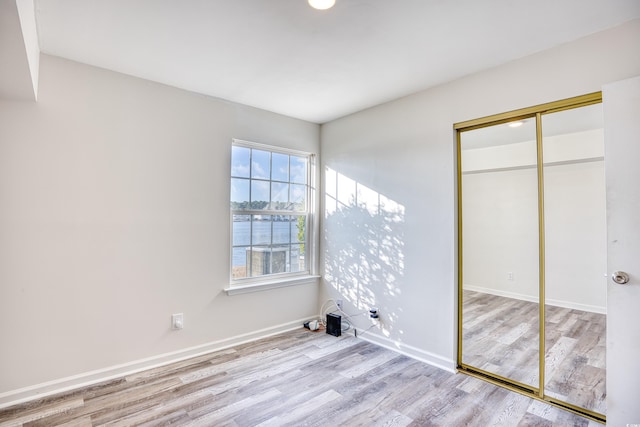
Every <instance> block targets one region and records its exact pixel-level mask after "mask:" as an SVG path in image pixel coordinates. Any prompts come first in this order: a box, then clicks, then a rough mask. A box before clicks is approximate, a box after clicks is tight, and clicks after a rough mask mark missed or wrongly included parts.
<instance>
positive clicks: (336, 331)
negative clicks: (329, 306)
mask: <svg viewBox="0 0 640 427" xmlns="http://www.w3.org/2000/svg"><path fill="white" fill-rule="evenodd" d="M327 333H328V334H329V335H333V336H334V337H339V336H340V335H342V317H341V316H338V315H337V314H333V313H329V314H327Z"/></svg>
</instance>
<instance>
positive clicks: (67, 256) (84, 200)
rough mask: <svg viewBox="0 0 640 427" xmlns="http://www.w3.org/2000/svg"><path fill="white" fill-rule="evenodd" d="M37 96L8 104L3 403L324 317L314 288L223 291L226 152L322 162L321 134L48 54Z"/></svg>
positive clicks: (3, 111) (2, 168)
mask: <svg viewBox="0 0 640 427" xmlns="http://www.w3.org/2000/svg"><path fill="white" fill-rule="evenodd" d="M39 88H40V90H39V97H38V98H39V100H38V102H37V103H32V102H9V101H2V100H0V206H1V208H0V337H1V340H2V351H0V403H2V398H4V399H5V400H10V399H11V398H13V397H16V396H19V393H18V394H15V393H13V392H15V391H16V390H18V389H21V388H24V387H30V386H34V385H42V383H45V382H48V381H54V384H53V386H54V387H55V386H60V385H64V384H67V383H68V381H67V382H65V381H62V382H59V383H55V382H56V381H58V380H60V379H63V378H67V377H69V376H75V375H80V377H78V378H75V379H72V380H73V381H75V382H79V381H83V380H86V379H90V378H93V377H95V375H94V376H87V377H85V376H82V375H81V374H83V373H87V372H92V371H94V370H100V369H107V371H105V372H106V373H112V372H115V371H113V370H109V368H113V367H114V366H116V365H120V364H127V363H131V362H135V361H140V360H141V359H145V358H151V359H150V360H147V361H143V362H141V363H137V364H134V365H130V366H125V367H123V369H129V368H131V367H139V366H143V365H149V364H153V363H157V362H158V361H161V360H165V359H167V358H171V357H178V356H180V355H181V354H182V353H180V351H182V350H185V349H190V348H191V347H195V346H203V345H204V346H205V347H206V348H216V346H218V347H219V346H223V345H228V344H229V343H233V342H236V341H238V340H243V339H248V338H252V337H256V336H260V335H264V334H267V333H270V332H275V331H279V330H283V329H286V328H290V327H299V326H300V327H301V322H302V320H304V319H309V318H311V317H315V316H316V315H317V301H318V286H317V284H309V285H302V286H298V287H288V288H281V289H275V290H270V291H264V292H258V293H251V294H244V295H237V296H231V297H230V296H227V295H226V293H225V292H223V289H224V288H225V287H227V286H228V284H229V265H230V260H229V258H230V255H229V249H228V248H229V202H228V200H229V178H228V177H229V173H230V153H231V151H230V150H231V139H232V138H240V139H245V140H250V141H256V142H262V143H266V144H274V145H282V146H285V147H288V148H294V149H300V150H305V151H310V152H318V151H319V126H318V125H316V124H311V123H307V122H303V121H300V120H295V119H290V118H287V117H283V116H280V115H277V114H273V113H269V112H265V111H261V110H258V109H254V108H249V107H245V106H240V105H237V104H232V103H228V102H224V101H220V100H216V99H212V98H209V97H205V96H200V95H197V94H193V93H189V92H185V91H182V90H178V89H174V88H170V87H167V86H163V85H159V84H155V83H151V82H148V81H144V80H140V79H136V78H132V77H128V76H125V75H122V74H117V73H113V72H110V71H106V70H102V69H97V68H93V67H90V66H86V65H81V64H77V63H73V62H69V61H65V60H62V59H59V58H54V57H49V56H45V55H43V56H42V58H41V69H40V85H39ZM177 312H181V313H184V316H185V328H184V329H183V330H181V331H177V332H176V331H171V330H170V316H171V314H172V313H177ZM207 344H209V345H208V346H207ZM205 347H202V349H204V348H205ZM171 352H178V353H176V354H174V355H169V356H167V357H165V358H159V359H158V358H155V357H157V356H158V355H163V354H165V353H171ZM187 353H188V352H187ZM116 370H117V369H116ZM98 374H99V373H98ZM102 374H103V375H104V374H105V373H102ZM98 376H99V375H98ZM67 379H68V378H67ZM73 381H71V382H73ZM12 393H13V394H12Z"/></svg>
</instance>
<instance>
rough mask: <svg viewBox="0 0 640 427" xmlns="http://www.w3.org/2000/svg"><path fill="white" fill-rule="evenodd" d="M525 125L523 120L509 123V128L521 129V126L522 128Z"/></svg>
mask: <svg viewBox="0 0 640 427" xmlns="http://www.w3.org/2000/svg"><path fill="white" fill-rule="evenodd" d="M523 124H524V122H523V121H522V120H518V121H517V122H511V123H509V127H510V128H519V127H520V126H522V125H523Z"/></svg>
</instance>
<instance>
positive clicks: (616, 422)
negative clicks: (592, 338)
mask: <svg viewBox="0 0 640 427" xmlns="http://www.w3.org/2000/svg"><path fill="white" fill-rule="evenodd" d="M602 96H603V106H604V122H605V128H604V137H605V144H604V145H605V176H606V181H607V251H608V253H607V269H608V274H609V276H610V278H609V282H608V285H607V286H608V289H607V424H608V425H610V426H616V427H618V426H628V425H638V426H640V76H639V77H635V78H632V79H628V80H623V81H620V82H616V83H611V84H609V85H606V86H604V87H603V90H602ZM614 271H623V272H626V273H628V275H629V278H630V280H629V282H628V283H627V284H624V285H621V284H617V283H615V282H614V281H613V280H612V279H611V274H612V273H613V272H614Z"/></svg>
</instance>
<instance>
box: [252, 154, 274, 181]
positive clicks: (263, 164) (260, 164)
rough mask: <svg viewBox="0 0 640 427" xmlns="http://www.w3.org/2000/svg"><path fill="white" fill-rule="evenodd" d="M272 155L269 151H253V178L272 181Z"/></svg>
mask: <svg viewBox="0 0 640 427" xmlns="http://www.w3.org/2000/svg"><path fill="white" fill-rule="evenodd" d="M270 154H271V153H269V152H268V151H262V150H252V157H251V178H262V179H271V167H270V157H271V156H270Z"/></svg>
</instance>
